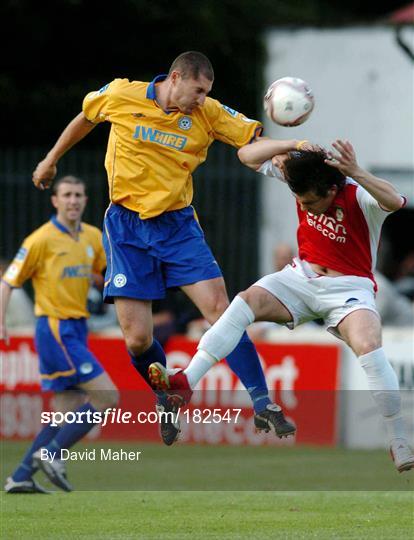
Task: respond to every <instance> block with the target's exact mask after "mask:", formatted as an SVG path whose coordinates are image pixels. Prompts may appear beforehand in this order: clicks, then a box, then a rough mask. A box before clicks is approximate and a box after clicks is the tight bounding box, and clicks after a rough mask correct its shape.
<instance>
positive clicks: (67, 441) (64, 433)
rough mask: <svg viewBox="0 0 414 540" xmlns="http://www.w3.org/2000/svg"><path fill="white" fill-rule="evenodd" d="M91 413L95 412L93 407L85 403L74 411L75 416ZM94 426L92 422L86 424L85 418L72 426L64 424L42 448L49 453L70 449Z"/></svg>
mask: <svg viewBox="0 0 414 540" xmlns="http://www.w3.org/2000/svg"><path fill="white" fill-rule="evenodd" d="M87 411H91V415H92V414H93V413H94V412H97V410H96V409H95V407H94V406H93V405H91V404H90V403H85V404H84V405H82V406H81V407H79V408H78V409H76V411H74V412H75V414H76V415H77V413H81V412H87ZM95 425H96V424H95V423H93V422H88V421H87V419H86V418H85V416H84V417H83V422H81V423H79V424H78V423H76V422H74V423H73V424H64V425H63V426H62V427H61V428H60V430H59V433H58V434H57V435H56V437H54V439H52V440H51V441H50V443H49V444H47V445H46V446H44V448H47V450H48V451H49V452H56V451H59V450H61V449H62V448H70V447H71V446H73V445H74V444H75V443H76V442H78V441H79V440H80V439H82V437H84V436H85V435H86V434H87V433H88V432H89V431H90V430H91V429H92V428H93V427H94V426H95Z"/></svg>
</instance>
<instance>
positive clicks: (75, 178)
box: [52, 174, 86, 195]
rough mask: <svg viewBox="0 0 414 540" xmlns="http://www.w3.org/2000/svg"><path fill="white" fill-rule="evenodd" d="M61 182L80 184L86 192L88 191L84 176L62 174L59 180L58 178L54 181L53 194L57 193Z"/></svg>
mask: <svg viewBox="0 0 414 540" xmlns="http://www.w3.org/2000/svg"><path fill="white" fill-rule="evenodd" d="M61 184H74V185H77V184H80V185H82V186H83V187H84V188H85V193H86V183H85V181H84V180H82V178H79V177H78V176H73V175H71V174H68V175H67V176H62V178H59V179H58V180H56V182H53V187H52V194H53V195H57V192H58V189H59V186H60V185H61Z"/></svg>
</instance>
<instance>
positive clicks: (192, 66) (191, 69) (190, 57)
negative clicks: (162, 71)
mask: <svg viewBox="0 0 414 540" xmlns="http://www.w3.org/2000/svg"><path fill="white" fill-rule="evenodd" d="M174 70H178V71H180V72H181V75H182V77H183V79H189V78H190V77H191V78H192V79H198V78H199V77H200V75H203V76H204V77H205V78H206V79H208V80H209V81H213V80H214V71H213V66H212V65H211V62H210V60H209V59H208V58H207V56H205V55H204V54H203V53H201V52H197V51H187V52H185V53H182V54H180V56H177V58H176V59H175V60H174V62H173V63H172V64H171V67H170V71H169V72H168V76H170V75H171V73H172V72H173V71H174Z"/></svg>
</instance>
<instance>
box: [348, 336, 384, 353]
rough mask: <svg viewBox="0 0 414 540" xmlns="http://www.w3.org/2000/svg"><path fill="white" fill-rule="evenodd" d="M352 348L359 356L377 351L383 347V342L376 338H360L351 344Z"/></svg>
mask: <svg viewBox="0 0 414 540" xmlns="http://www.w3.org/2000/svg"><path fill="white" fill-rule="evenodd" d="M351 347H352V349H353V350H354V352H355V353H356V355H357V356H362V355H363V354H368V353H370V352H372V351H376V350H377V349H379V348H380V347H381V340H380V339H379V338H377V337H376V336H360V337H359V339H356V340H354V342H353V343H351Z"/></svg>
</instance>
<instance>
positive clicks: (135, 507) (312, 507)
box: [0, 442, 414, 540]
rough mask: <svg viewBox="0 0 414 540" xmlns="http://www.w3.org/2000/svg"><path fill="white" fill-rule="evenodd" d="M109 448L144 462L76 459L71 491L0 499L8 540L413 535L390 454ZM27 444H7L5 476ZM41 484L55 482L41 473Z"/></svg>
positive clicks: (411, 503) (409, 503) (407, 495)
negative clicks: (139, 453)
mask: <svg viewBox="0 0 414 540" xmlns="http://www.w3.org/2000/svg"><path fill="white" fill-rule="evenodd" d="M100 446H102V445H99V447H100ZM99 447H98V445H97V443H94V445H87V446H86V447H85V446H81V445H78V446H77V447H75V449H76V450H82V449H83V448H88V449H91V448H99ZM105 447H107V448H108V447H111V448H114V449H115V448H117V449H119V448H120V447H122V448H125V449H127V450H136V449H139V450H141V451H142V461H139V462H136V463H134V462H127V463H115V462H100V461H96V462H94V463H86V462H73V461H72V462H69V463H68V474H69V477H70V480H71V481H72V482H73V484H74V486H75V488H76V489H77V491H75V492H73V493H63V492H60V491H56V492H55V493H53V494H51V495H14V496H13V495H6V494H4V493H3V494H1V499H0V502H1V514H2V516H1V517H2V519H1V523H2V524H1V538H6V539H9V538H10V539H14V538H16V539H17V538H18V539H25V538H30V539H37V538H42V539H44V538H46V539H48V538H50V539H51V538H53V539H66V538H71V539H72V538H85V539H86V538H87V539H111V540H112V539H130V538H131V539H132V538H140V539H141V538H143V539H146V538H148V539H187V538H188V539H189V538H191V539H215V538H220V539H223V540H227V539H236V538H237V539H241V538H246V539H249V540H250V539H256V538H257V539H259V538H260V539H263V538H286V539H302V538H318V539H333V538H336V539H342V538H347V539H349V538H355V539H360V538H364V540H365V539H371V538H375V539H390V538H392V539H393V540H395V539H399V538H401V539H407V538H411V537H412V536H413V534H414V494H413V491H412V489H413V482H414V474H412V473H413V472H414V471H411V472H409V473H404V474H401V475H399V474H398V473H396V472H395V470H394V469H393V465H392V463H391V462H390V460H389V458H388V456H387V454H386V452H384V451H374V452H362V451H359V452H357V451H352V452H351V451H344V450H339V449H320V448H301V447H298V448H295V447H292V448H269V447H268V448H266V447H260V448H252V447H240V448H238V447H210V446H186V445H181V446H180V445H177V446H174V447H171V448H166V447H163V446H160V445H147V444H142V443H137V444H133V445H132V444H130V443H128V444H127V443H123V444H106V445H105ZM24 448H25V445H24V444H23V443H9V442H8V443H3V445H2V478H3V479H4V478H5V477H6V476H7V474H8V473H10V472H11V471H12V470H13V468H14V466H15V465H16V463H17V461H18V460H19V458H20V457H21V455H22V453H23V452H24ZM36 478H37V479H38V480H39V481H40V482H41V483H43V485H45V486H48V484H47V482H46V481H45V480H44V478H42V475H41V473H38V474H37V475H36ZM131 485H132V488H131ZM48 487H50V486H48ZM255 487H256V488H255ZM130 489H137V490H140V491H127V490H130ZM254 489H256V490H254ZM82 490H84V491H82ZM98 490H101V491H98ZM122 490H123V491H122ZM172 490H181V491H172ZM190 490H191V491H190ZM207 490H212V491H207ZM223 490H225V491H223ZM246 490H250V491H246ZM276 490H277V491H276ZM328 490H331V491H328ZM334 490H343V491H334ZM349 490H353V491H349ZM379 490H383V491H379Z"/></svg>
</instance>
